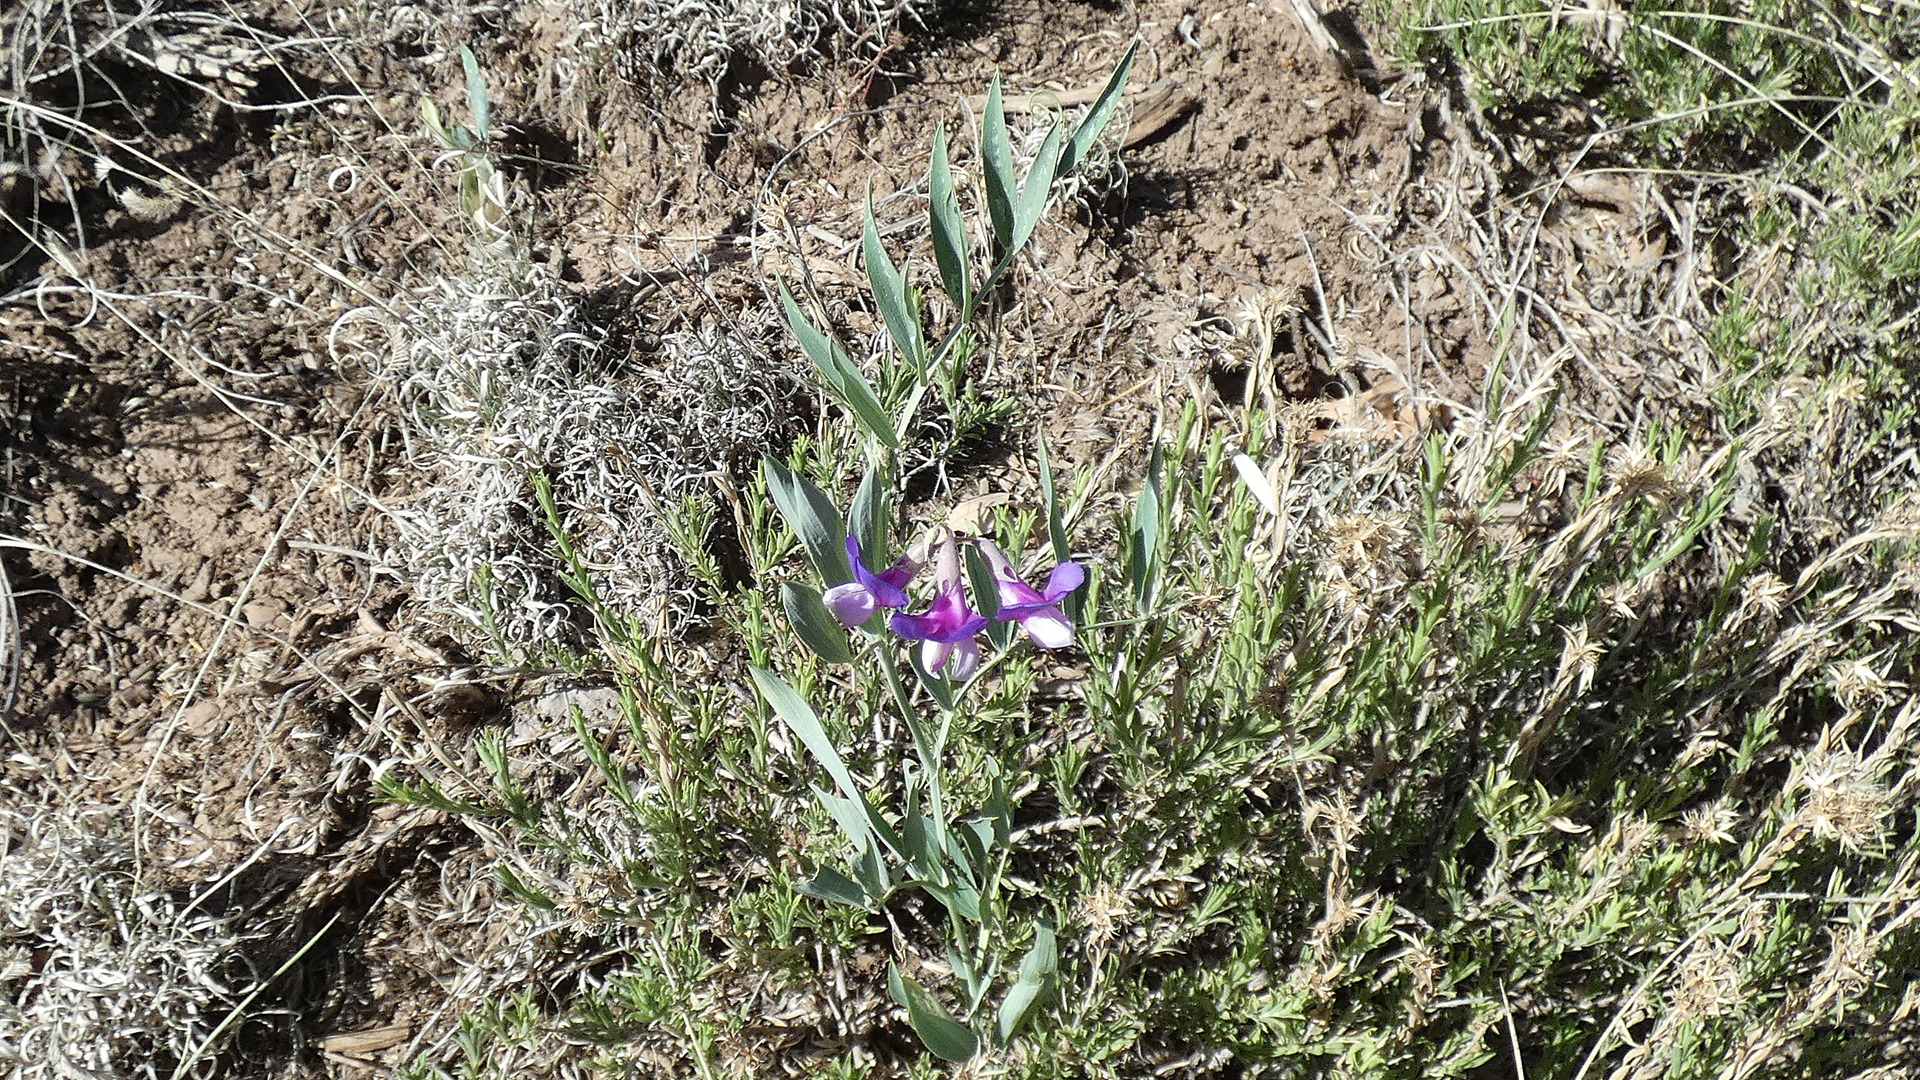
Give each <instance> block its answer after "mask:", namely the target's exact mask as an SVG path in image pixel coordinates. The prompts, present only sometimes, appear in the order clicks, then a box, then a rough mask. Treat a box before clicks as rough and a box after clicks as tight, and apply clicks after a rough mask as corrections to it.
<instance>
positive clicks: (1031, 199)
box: [1007, 124, 1061, 253]
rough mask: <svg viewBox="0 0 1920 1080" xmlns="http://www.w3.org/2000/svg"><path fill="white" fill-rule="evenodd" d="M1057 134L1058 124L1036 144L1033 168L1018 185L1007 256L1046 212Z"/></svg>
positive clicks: (1057, 148) (1023, 242)
mask: <svg viewBox="0 0 1920 1080" xmlns="http://www.w3.org/2000/svg"><path fill="white" fill-rule="evenodd" d="M1060 134H1061V133H1060V125H1059V124H1055V125H1053V128H1052V130H1050V131H1048V132H1047V138H1046V141H1045V142H1042V143H1041V144H1040V156H1039V157H1036V158H1034V159H1033V168H1032V169H1030V170H1028V172H1027V178H1026V179H1025V180H1024V181H1022V182H1021V184H1020V199H1019V201H1018V202H1016V203H1015V204H1014V207H1013V243H1011V244H1009V245H1007V251H1008V252H1009V253H1012V252H1015V251H1018V250H1020V248H1022V247H1024V246H1025V245H1026V242H1027V239H1028V238H1029V237H1031V236H1032V235H1033V228H1034V226H1036V225H1038V224H1040V215H1041V214H1043V213H1045V212H1046V209H1047V195H1048V194H1049V193H1050V192H1051V191H1052V190H1053V169H1054V166H1055V165H1057V164H1059V161H1060Z"/></svg>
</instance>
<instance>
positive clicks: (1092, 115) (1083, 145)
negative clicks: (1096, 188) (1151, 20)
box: [1060, 41, 1140, 176]
mask: <svg viewBox="0 0 1920 1080" xmlns="http://www.w3.org/2000/svg"><path fill="white" fill-rule="evenodd" d="M1139 51H1140V42H1139V41H1135V42H1134V43H1133V44H1131V45H1129V46H1127V52H1126V55H1125V56H1122V57H1121V58H1120V65H1119V66H1118V67H1116V68H1114V69H1113V74H1112V75H1110V76H1108V78H1107V85H1106V86H1105V87H1104V88H1102V89H1101V91H1100V96H1099V97H1097V98H1095V99H1094V100H1093V108H1091V109H1089V110H1087V118H1086V119H1085V120H1082V121H1081V122H1080V126H1079V127H1077V128H1075V129H1074V131H1073V138H1071V139H1068V140H1067V148H1066V149H1065V150H1063V151H1061V153H1060V175H1061V176H1065V175H1067V174H1068V173H1070V172H1072V171H1073V170H1074V169H1075V168H1077V167H1079V165H1080V163H1081V162H1082V161H1085V160H1086V158H1087V151H1089V150H1091V149H1093V144H1094V141H1095V140H1097V139H1099V138H1100V133H1101V132H1103V131H1105V130H1106V129H1107V123H1108V122H1109V121H1111V120H1112V119H1113V111H1114V109H1115V108H1117V107H1118V106H1119V104H1120V95H1121V93H1122V92H1123V91H1125V90H1126V87H1127V76H1128V75H1129V74H1130V73H1131V72H1132V71H1133V55H1134V53H1136V52H1139Z"/></svg>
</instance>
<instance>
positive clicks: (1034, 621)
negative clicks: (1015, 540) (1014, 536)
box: [973, 540, 1087, 649]
mask: <svg viewBox="0 0 1920 1080" xmlns="http://www.w3.org/2000/svg"><path fill="white" fill-rule="evenodd" d="M973 543H974V547H976V548H978V549H979V551H980V557H981V558H982V559H984V560H986V563H987V569H988V570H990V571H992V573H993V584H994V589H995V591H996V592H998V593H999V595H1000V610H999V611H998V612H996V613H995V615H994V617H995V618H996V619H998V620H999V621H1000V622H1017V623H1019V624H1020V629H1022V630H1025V631H1026V632H1027V637H1028V638H1029V639H1031V640H1032V641H1033V643H1034V644H1035V645H1036V646H1038V647H1040V648H1042V649H1064V648H1066V647H1067V646H1069V645H1071V644H1073V620H1071V619H1069V618H1067V616H1066V614H1065V613H1064V612H1062V611H1061V610H1060V601H1062V600H1064V599H1066V597H1067V595H1068V594H1070V593H1072V592H1073V590H1075V589H1077V588H1079V587H1080V586H1081V585H1082V584H1083V583H1085V581H1086V580H1087V572H1086V570H1085V569H1084V568H1082V567H1081V565H1080V564H1079V563H1077V562H1072V561H1068V562H1063V563H1060V564H1058V565H1056V566H1055V567H1054V568H1053V570H1052V572H1051V573H1049V574H1048V575H1047V586H1046V588H1045V589H1035V588H1034V587H1033V586H1031V585H1028V584H1027V583H1026V582H1025V581H1022V580H1021V579H1020V575H1019V574H1018V573H1016V572H1015V571H1014V569H1013V563H1012V562H1010V561H1009V560H1008V559H1007V556H1006V554H1005V553H1004V552H1002V551H1001V550H1000V548H999V547H998V546H997V545H996V544H994V542H993V541H991V540H975V541H974V542H973Z"/></svg>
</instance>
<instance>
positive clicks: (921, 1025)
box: [887, 961, 980, 1062]
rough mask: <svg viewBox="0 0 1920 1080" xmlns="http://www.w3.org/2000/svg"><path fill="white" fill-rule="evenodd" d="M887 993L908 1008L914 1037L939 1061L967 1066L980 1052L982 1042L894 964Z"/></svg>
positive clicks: (888, 967) (889, 974)
mask: <svg viewBox="0 0 1920 1080" xmlns="http://www.w3.org/2000/svg"><path fill="white" fill-rule="evenodd" d="M887 992H888V993H889V994H892V995H893V1000H894V1001H896V1002H898V1003H899V1004H901V1005H904V1006H906V1009H907V1022H908V1023H910V1024H912V1025H913V1033H914V1034H915V1035H918V1036H920V1041H921V1042H923V1043H925V1044H926V1046H927V1049H928V1050H931V1051H933V1053H934V1055H935V1056H936V1057H940V1058H944V1059H945V1060H947V1061H958V1062H964V1061H967V1060H969V1059H970V1058H972V1057H973V1055H974V1053H975V1052H976V1051H978V1050H979V1049H980V1040H979V1039H977V1038H975V1037H974V1034H973V1032H971V1031H968V1030H967V1029H966V1027H965V1026H964V1025H962V1024H960V1023H959V1022H957V1021H955V1020H954V1018H953V1017H951V1016H949V1015H947V1010H946V1009H944V1008H942V1007H941V1005H940V1003H939V1002H938V1001H935V1000H934V997H933V995H932V994H929V993H927V991H926V989H925V988H924V987H922V986H921V985H920V984H919V983H917V982H914V981H913V980H912V979H909V978H907V977H906V976H905V975H902V974H900V966H899V965H898V964H895V963H893V962H892V961H888V962H887Z"/></svg>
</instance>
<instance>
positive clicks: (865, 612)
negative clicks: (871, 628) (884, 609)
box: [820, 581, 878, 630]
mask: <svg viewBox="0 0 1920 1080" xmlns="http://www.w3.org/2000/svg"><path fill="white" fill-rule="evenodd" d="M820 602H821V603H823V604H825V605H826V606H827V610H828V611H830V612H832V613H833V617H834V620H835V621H836V622H838V623H839V624H840V625H841V626H844V627H846V628H847V629H849V630H851V629H853V628H854V627H856V626H864V625H866V622H867V620H868V619H871V618H873V613H874V611H875V609H876V608H877V606H878V605H877V604H875V602H874V598H873V590H871V589H869V588H867V587H866V586H865V585H862V584H860V583H859V582H857V581H849V582H847V583H846V584H845V585H835V586H834V587H833V588H831V589H828V590H827V591H826V592H825V593H824V594H823V595H822V596H821V597H820Z"/></svg>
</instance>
